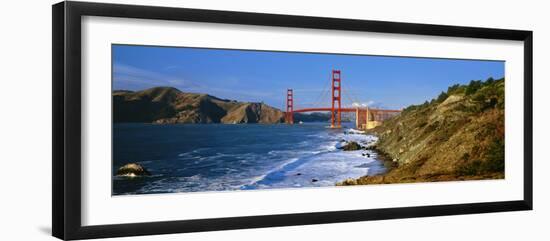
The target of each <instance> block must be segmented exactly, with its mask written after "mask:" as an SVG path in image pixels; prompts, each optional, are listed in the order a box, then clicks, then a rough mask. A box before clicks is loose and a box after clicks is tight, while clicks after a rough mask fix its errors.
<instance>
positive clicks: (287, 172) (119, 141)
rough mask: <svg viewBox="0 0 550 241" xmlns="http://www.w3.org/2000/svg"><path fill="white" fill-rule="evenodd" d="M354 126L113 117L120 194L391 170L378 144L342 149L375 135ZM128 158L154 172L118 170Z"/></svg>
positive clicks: (279, 184)
mask: <svg viewBox="0 0 550 241" xmlns="http://www.w3.org/2000/svg"><path fill="white" fill-rule="evenodd" d="M349 126H351V125H350V124H345V125H344V128H342V129H330V128H327V124H326V123H304V124H296V125H284V124H277V125H262V124H246V125H227V124H207V125H204V124H203V125H200V124H197V125H193V124H184V125H183V124H180V125H153V124H114V125H113V169H112V172H113V195H122V194H149V193H173V192H202V191H230V190H252V189H269V188H299V187H318V186H334V185H335V183H336V182H339V181H343V180H345V179H347V178H357V177H360V176H364V175H375V174H380V173H383V172H385V168H384V166H383V163H382V162H381V161H379V160H377V159H376V158H377V155H376V153H374V152H372V151H369V150H360V151H343V150H341V149H338V147H339V146H341V145H342V144H343V143H344V141H357V142H360V143H363V144H364V145H367V144H369V143H373V142H375V141H376V137H374V136H370V135H365V134H362V133H361V132H359V131H356V130H354V129H352V128H350V127H349ZM366 153H369V154H370V157H367V156H366V155H364V154H366ZM128 162H137V163H140V164H141V165H142V166H144V167H145V168H146V169H147V170H149V171H150V172H151V173H152V176H149V177H137V178H128V177H117V176H115V175H114V174H115V172H116V170H117V169H118V168H119V167H120V166H122V165H124V164H126V163H128Z"/></svg>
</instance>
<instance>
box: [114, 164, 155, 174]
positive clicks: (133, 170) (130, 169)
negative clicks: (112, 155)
mask: <svg viewBox="0 0 550 241" xmlns="http://www.w3.org/2000/svg"><path fill="white" fill-rule="evenodd" d="M116 175H117V176H129V177H136V176H150V175H151V173H150V172H149V171H147V169H145V168H144V167H142V166H141V165H139V164H137V163H128V164H126V165H124V166H122V167H120V168H119V169H118V170H117V172H116Z"/></svg>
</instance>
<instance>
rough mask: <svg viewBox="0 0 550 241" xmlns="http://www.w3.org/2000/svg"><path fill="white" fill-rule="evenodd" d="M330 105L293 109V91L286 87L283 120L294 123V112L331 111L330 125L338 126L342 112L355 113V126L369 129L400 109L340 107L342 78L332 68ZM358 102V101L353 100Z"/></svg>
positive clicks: (338, 71) (338, 72) (399, 111)
mask: <svg viewBox="0 0 550 241" xmlns="http://www.w3.org/2000/svg"><path fill="white" fill-rule="evenodd" d="M331 80H332V81H331V93H332V97H331V106H330V107H310V108H300V109H294V91H293V89H287V93H286V112H285V122H286V123H287V124H294V113H304V112H325V111H328V112H330V113H331V119H330V123H331V124H330V127H331V128H340V127H341V126H342V125H341V123H342V113H355V126H356V128H358V129H371V128H374V127H376V126H379V125H380V124H382V122H383V121H385V120H387V119H389V118H391V117H393V116H395V115H398V114H399V113H401V110H389V109H380V108H369V107H368V105H366V106H355V107H342V94H343V93H342V78H341V72H340V70H332V74H331ZM353 103H358V102H353Z"/></svg>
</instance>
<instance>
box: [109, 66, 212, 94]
mask: <svg viewBox="0 0 550 241" xmlns="http://www.w3.org/2000/svg"><path fill="white" fill-rule="evenodd" d="M113 82H114V85H115V86H117V87H122V88H124V89H131V88H127V87H134V88H140V89H144V88H150V87H154V86H173V87H176V88H180V89H192V88H200V87H201V86H200V85H198V84H196V83H194V82H191V81H189V80H185V79H183V78H181V77H178V76H171V75H166V74H162V73H158V72H155V71H150V70H145V69H141V68H137V67H134V66H131V65H127V64H122V63H114V64H113ZM126 86H127V87H126Z"/></svg>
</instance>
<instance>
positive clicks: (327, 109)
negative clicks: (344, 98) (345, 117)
mask: <svg viewBox="0 0 550 241" xmlns="http://www.w3.org/2000/svg"><path fill="white" fill-rule="evenodd" d="M357 109H358V108H340V110H341V111H342V112H356V111H357ZM334 110H335V111H338V108H334ZM359 110H367V108H359ZM368 110H369V111H371V112H377V113H399V112H401V110H385V109H375V108H368ZM315 111H332V108H331V107H321V108H303V109H297V110H293V111H292V112H298V113H299V112H315Z"/></svg>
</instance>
